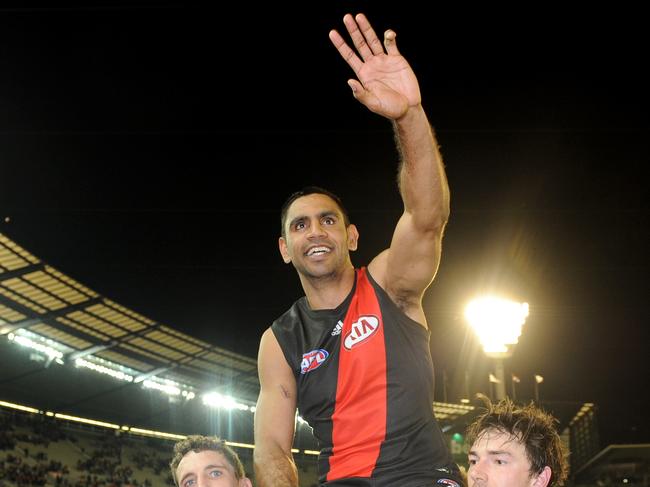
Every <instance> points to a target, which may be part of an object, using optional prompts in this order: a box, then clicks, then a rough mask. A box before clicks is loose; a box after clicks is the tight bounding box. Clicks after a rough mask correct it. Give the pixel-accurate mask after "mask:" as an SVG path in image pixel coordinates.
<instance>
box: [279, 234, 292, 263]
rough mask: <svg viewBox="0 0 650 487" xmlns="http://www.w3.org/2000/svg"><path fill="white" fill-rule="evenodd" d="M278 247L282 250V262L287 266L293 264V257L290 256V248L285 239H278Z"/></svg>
mask: <svg viewBox="0 0 650 487" xmlns="http://www.w3.org/2000/svg"><path fill="white" fill-rule="evenodd" d="M278 247H279V248H280V254H281V255H282V260H283V261H284V263H285V264H288V263H290V262H291V256H290V255H289V248H288V247H287V241H286V240H285V238H284V237H280V238H279V239H278Z"/></svg>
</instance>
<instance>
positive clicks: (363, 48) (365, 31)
mask: <svg viewBox="0 0 650 487" xmlns="http://www.w3.org/2000/svg"><path fill="white" fill-rule="evenodd" d="M343 23H344V24H345V27H346V28H347V29H348V32H349V33H350V37H351V38H352V40H353V41H354V46H355V47H356V48H357V50H358V51H359V54H361V57H362V58H363V59H364V60H367V59H368V58H369V57H370V56H376V55H378V54H384V48H383V46H382V45H381V42H380V40H379V38H378V37H377V34H375V31H374V29H373V28H372V26H371V25H370V22H368V19H367V18H366V16H365V15H364V14H357V15H356V17H354V18H353V17H352V15H350V14H347V15H346V16H345V17H343Z"/></svg>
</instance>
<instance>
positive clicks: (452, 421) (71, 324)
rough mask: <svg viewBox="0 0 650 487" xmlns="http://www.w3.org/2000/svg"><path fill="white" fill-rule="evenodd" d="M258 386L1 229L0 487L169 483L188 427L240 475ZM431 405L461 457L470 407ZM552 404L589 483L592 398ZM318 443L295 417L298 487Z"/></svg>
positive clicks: (231, 363) (212, 349)
mask: <svg viewBox="0 0 650 487" xmlns="http://www.w3.org/2000/svg"><path fill="white" fill-rule="evenodd" d="M258 392H259V382H258V378H257V368H256V361H255V360H254V359H253V358H250V357H247V356H244V355H240V354H237V353H234V352H231V351H229V350H226V349H223V348H220V347H218V346H215V345H213V344H210V343H207V342H205V341H203V340H199V339H197V338H195V337H192V336H190V335H188V334H186V333H183V332H181V331H179V330H177V329H175V328H174V327H173V326H170V325H167V324H163V323H160V322H157V321H155V320H152V319H150V318H148V317H146V316H143V315H142V314H140V313H138V311H137V310H132V309H128V308H127V307H125V306H122V305H120V304H119V303H116V302H114V301H112V300H111V299H109V298H107V297H105V296H102V295H100V294H98V293H97V292H95V291H93V290H92V289H90V288H88V287H87V286H85V285H84V284H83V283H80V282H78V281H77V280H75V279H74V278H72V277H70V276H68V275H66V274H65V273H64V272H63V271H62V270H59V269H55V268H53V267H52V266H50V265H48V264H47V263H45V262H43V261H41V260H40V259H39V258H38V257H37V256H35V255H33V254H31V253H30V252H29V251H28V250H27V249H25V248H23V247H21V246H20V245H19V244H18V243H17V242H15V241H14V240H12V239H11V238H9V236H7V235H5V234H1V233H0V413H1V414H0V428H2V429H1V430H0V465H2V468H3V470H2V471H0V482H5V483H6V484H7V485H20V484H21V482H22V484H25V479H24V478H23V479H22V480H16V478H15V477H13V478H10V477H8V476H7V474H6V473H7V472H8V471H10V470H11V471H12V472H14V473H15V472H20V468H27V467H29V468H31V470H29V472H32V471H37V470H38V471H40V472H41V473H42V475H41V476H40V477H38V479H37V480H36V481H33V482H34V483H35V485H44V484H47V485H67V484H69V483H74V482H77V484H79V483H80V482H81V484H82V485H83V484H84V483H85V485H91V484H92V485H111V484H116V485H118V484H119V485H145V486H158V485H161V486H162V485H171V484H170V482H171V481H172V480H171V478H170V477H169V475H168V472H167V469H166V464H167V462H168V461H169V459H170V453H171V446H172V445H173V442H175V441H177V440H178V439H181V438H183V437H185V436H187V435H191V434H210V435H218V436H220V437H222V438H225V439H226V440H227V441H228V442H229V444H230V445H231V446H233V447H234V448H235V449H236V450H237V452H238V453H239V455H240V456H241V458H242V460H243V461H244V464H245V467H246V470H247V472H248V473H249V475H250V476H252V475H253V472H252V468H251V467H252V462H251V460H252V449H253V448H254V446H253V415H254V411H255V403H256V400H257V395H258ZM432 407H433V408H434V411H435V413H436V417H437V418H438V420H439V422H440V424H441V427H442V429H443V431H444V433H445V435H446V437H447V439H448V441H449V445H450V449H451V451H452V453H453V455H454V458H455V459H456V460H457V461H458V462H459V463H460V464H466V455H467V445H465V444H464V441H463V436H464V431H465V427H466V425H467V423H468V422H469V421H470V420H471V419H472V418H473V417H474V415H475V414H476V409H475V407H474V406H472V405H470V404H462V403H459V404H454V403H442V402H436V403H434V404H433V405H432ZM552 412H553V413H554V414H555V415H556V416H558V417H559V418H560V422H561V425H562V429H563V432H564V433H563V438H564V439H565V441H566V442H567V444H568V445H569V447H570V448H571V449H572V452H573V453H572V454H573V457H572V460H573V462H572V471H573V472H580V473H581V475H582V478H584V479H586V480H587V481H591V480H593V475H591V474H590V473H589V472H591V470H589V468H588V467H589V464H590V463H589V462H592V463H593V462H596V463H597V464H598V466H599V468H601V470H602V468H603V467H602V464H601V463H598V455H599V453H598V452H599V445H598V437H597V421H596V407H595V405H593V404H584V405H576V404H574V403H571V404H568V405H565V407H558V408H554V409H553V411H552ZM317 449H318V444H317V442H316V440H315V439H314V437H313V435H312V434H311V429H310V428H309V426H308V425H306V424H305V423H304V422H303V421H302V419H301V418H300V417H298V418H297V428H296V436H295V441H294V450H293V451H294V457H295V459H296V462H297V464H298V466H299V468H300V472H301V485H302V486H304V487H311V486H312V485H317V475H316V461H317ZM600 455H601V457H602V456H603V455H604V453H600ZM39 457H40V459H41V460H43V459H44V458H45V460H47V461H49V462H50V463H48V464H47V465H49V467H44V468H41V466H40V465H41V464H42V462H41V463H39ZM106 458H112V459H115V458H117V460H115V461H112V462H109V463H108V464H106ZM3 460H4V461H3ZM17 465H22V467H19V466H17ZM25 466H27V467H25ZM39 469H40V470H39ZM48 469H49V470H48ZM93 469H94V470H93ZM3 472H4V479H3ZM74 472H77V473H76V474H75V475H76V476H75V475H73V473H74ZM93 472H94V473H93ZM64 473H65V474H64ZM590 475H591V476H590ZM584 485H592V484H584ZM593 485H596V484H593ZM628 485H648V484H647V483H645V484H642V483H638V484H628Z"/></svg>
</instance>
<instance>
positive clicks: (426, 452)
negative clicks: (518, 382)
mask: <svg viewBox="0 0 650 487" xmlns="http://www.w3.org/2000/svg"><path fill="white" fill-rule="evenodd" d="M272 330H273V333H274V334H275V337H276V338H277V340H278V343H279V344H280V347H281V348H282V351H283V353H284V356H285V358H286V360H287V363H288V364H289V366H290V367H291V369H292V370H293V372H294V374H295V377H296V384H297V390H298V398H297V403H298V410H299V413H300V415H301V416H302V417H303V418H304V419H305V420H306V421H307V422H308V423H309V425H310V426H311V427H312V428H313V430H314V435H315V436H316V438H317V439H318V440H319V443H320V448H321V452H320V456H319V474H320V482H321V484H324V485H337V481H339V482H340V481H341V480H343V479H348V480H347V481H346V482H344V484H345V485H372V486H373V487H384V486H399V487H412V486H413V487H415V486H417V487H420V486H423V485H434V484H435V483H436V482H437V480H439V479H443V482H442V483H439V485H457V484H455V482H454V481H453V480H450V482H451V483H448V484H445V483H444V479H456V481H458V476H457V472H456V471H455V470H454V471H451V470H452V469H455V468H456V467H455V465H453V467H452V460H451V455H450V454H449V450H448V448H447V446H446V444H445V441H444V437H443V435H442V432H441V431H440V427H439V426H438V423H437V422H436V420H435V417H434V415H433V410H432V403H433V392H434V382H433V381H434V374H433V364H432V361H431V353H430V351H429V331H428V330H427V329H426V328H424V327H423V326H422V325H420V324H418V323H417V322H415V321H414V320H412V319H410V318H409V317H407V316H406V315H405V314H404V313H403V312H402V311H401V310H400V309H399V308H398V307H397V306H396V305H395V304H394V303H393V301H392V300H391V299H390V297H389V296H388V295H387V294H386V292H385V291H384V290H383V289H382V288H381V287H380V286H379V285H378V284H377V283H376V282H375V281H374V280H373V279H372V277H371V276H370V274H369V273H368V272H367V271H366V269H365V268H362V269H359V270H357V271H356V279H355V285H354V287H353V288H352V291H351V292H350V294H349V295H348V296H347V297H346V299H345V301H343V303H341V305H340V306H338V307H337V308H336V309H333V310H312V309H310V308H309V305H308V304H307V300H306V298H304V297H303V298H301V299H299V300H298V301H296V302H295V303H294V304H293V306H292V307H291V308H290V309H289V310H288V311H287V312H286V313H285V314H283V315H282V316H281V317H280V318H278V319H277V320H276V321H275V322H274V323H273V325H272ZM353 479H354V480H353ZM362 479H368V480H367V481H365V482H364V481H363V480H362Z"/></svg>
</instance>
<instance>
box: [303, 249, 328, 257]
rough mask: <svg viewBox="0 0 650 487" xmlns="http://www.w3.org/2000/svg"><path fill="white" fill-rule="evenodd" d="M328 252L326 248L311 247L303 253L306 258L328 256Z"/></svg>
mask: <svg viewBox="0 0 650 487" xmlns="http://www.w3.org/2000/svg"><path fill="white" fill-rule="evenodd" d="M330 252H331V250H330V249H328V248H327V247H312V248H311V249H309V250H308V251H307V252H306V253H305V255H306V256H307V257H312V256H318V255H325V254H329V253H330Z"/></svg>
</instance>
